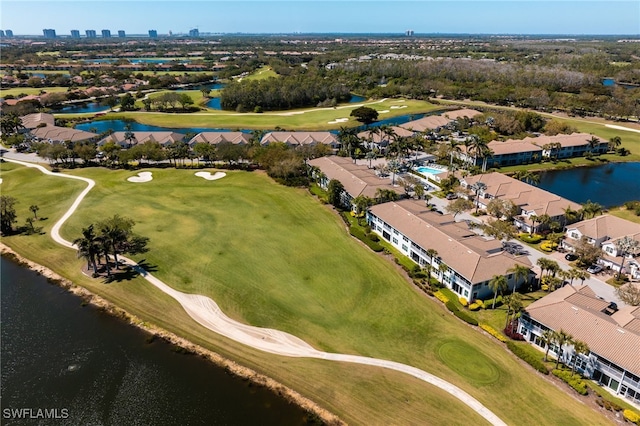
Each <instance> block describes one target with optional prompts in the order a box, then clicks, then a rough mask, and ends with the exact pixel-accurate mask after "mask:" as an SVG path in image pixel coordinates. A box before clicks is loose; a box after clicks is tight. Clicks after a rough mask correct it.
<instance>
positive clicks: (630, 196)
mask: <svg viewBox="0 0 640 426" xmlns="http://www.w3.org/2000/svg"><path fill="white" fill-rule="evenodd" d="M538 186H539V187H540V188H542V189H545V190H547V191H549V192H552V193H554V194H558V195H560V196H561V197H564V198H567V199H569V200H571V201H575V202H576V203H581V204H582V203H585V202H586V201H587V200H591V201H593V202H597V203H600V204H602V205H603V206H605V207H613V206H620V205H622V204H624V203H625V202H626V201H632V200H640V163H637V162H630V163H611V164H604V165H601V166H595V167H578V168H575V169H571V170H551V171H546V172H542V174H541V176H540V184H539V185H538Z"/></svg>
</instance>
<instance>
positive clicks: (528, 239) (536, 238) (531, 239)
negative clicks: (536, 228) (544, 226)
mask: <svg viewBox="0 0 640 426" xmlns="http://www.w3.org/2000/svg"><path fill="white" fill-rule="evenodd" d="M519 237H520V239H521V240H522V241H524V242H525V243H529V244H538V243H539V242H540V241H542V239H543V238H544V237H543V236H542V235H539V234H533V235H529V234H527V233H522V234H520V235H519Z"/></svg>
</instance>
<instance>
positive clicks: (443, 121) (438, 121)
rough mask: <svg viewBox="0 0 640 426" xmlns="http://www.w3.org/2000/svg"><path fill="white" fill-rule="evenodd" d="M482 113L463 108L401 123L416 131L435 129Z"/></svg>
mask: <svg viewBox="0 0 640 426" xmlns="http://www.w3.org/2000/svg"><path fill="white" fill-rule="evenodd" d="M481 114H482V113H481V112H480V111H476V110H473V109H466V108H463V109H458V110H455V111H447V112H444V113H442V114H440V115H430V116H428V117H423V118H421V119H419V120H414V121H409V122H408V123H404V124H401V125H400V127H404V128H405V129H409V130H411V131H414V132H424V131H425V130H434V129H437V128H438V127H443V126H446V125H447V124H449V123H451V122H452V121H455V120H456V119H458V118H461V117H469V118H473V117H475V116H477V115H481Z"/></svg>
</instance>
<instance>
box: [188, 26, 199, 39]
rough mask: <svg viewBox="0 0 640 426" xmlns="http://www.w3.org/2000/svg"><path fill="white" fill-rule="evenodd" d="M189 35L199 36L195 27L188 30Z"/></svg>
mask: <svg viewBox="0 0 640 426" xmlns="http://www.w3.org/2000/svg"><path fill="white" fill-rule="evenodd" d="M189 37H200V31H198V29H197V28H194V29H192V30H189Z"/></svg>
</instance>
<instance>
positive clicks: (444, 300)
mask: <svg viewBox="0 0 640 426" xmlns="http://www.w3.org/2000/svg"><path fill="white" fill-rule="evenodd" d="M433 295H434V296H435V297H436V299H438V300H439V301H441V302H442V303H447V302H448V301H449V299H448V298H447V296H445V295H444V294H442V292H441V291H436V292H435V293H433Z"/></svg>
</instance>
